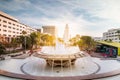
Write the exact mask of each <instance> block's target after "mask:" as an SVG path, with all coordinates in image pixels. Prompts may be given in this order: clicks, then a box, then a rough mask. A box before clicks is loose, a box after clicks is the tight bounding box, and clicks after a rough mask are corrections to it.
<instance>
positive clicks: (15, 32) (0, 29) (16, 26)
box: [0, 11, 36, 41]
mask: <svg viewBox="0 0 120 80" xmlns="http://www.w3.org/2000/svg"><path fill="white" fill-rule="evenodd" d="M22 31H26V32H27V34H30V33H32V32H34V31H36V29H33V28H31V27H29V26H27V25H25V24H22V23H20V22H19V21H18V20H17V19H15V18H14V17H12V16H10V15H8V14H6V13H4V12H2V11H0V36H3V37H5V39H7V41H9V40H10V39H11V38H14V37H16V36H20V35H22Z"/></svg>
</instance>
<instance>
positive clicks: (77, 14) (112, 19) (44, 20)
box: [0, 0, 120, 36]
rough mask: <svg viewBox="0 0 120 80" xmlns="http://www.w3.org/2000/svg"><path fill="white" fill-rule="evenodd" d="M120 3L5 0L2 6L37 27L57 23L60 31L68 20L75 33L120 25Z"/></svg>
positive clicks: (91, 32)
mask: <svg viewBox="0 0 120 80" xmlns="http://www.w3.org/2000/svg"><path fill="white" fill-rule="evenodd" d="M48 3H49V4H48ZM119 3H120V1H119V0H69V1H68V0H52V1H51V0H36V1H34V0H11V1H8V2H7V1H5V0H4V1H1V3H0V10H2V11H5V12H8V14H9V13H10V14H11V15H14V16H15V17H16V18H18V19H20V21H21V22H23V23H25V24H28V25H30V26H33V27H36V28H39V27H40V26H42V25H55V26H57V27H58V29H59V34H60V33H62V34H63V32H64V27H65V25H66V24H68V25H69V27H70V32H71V34H73V35H75V34H80V35H91V36H102V33H103V32H105V31H107V30H108V29H110V28H118V27H119V25H120V15H119V14H120V11H119V9H120V5H119ZM6 5H8V6H9V7H8V6H6ZM62 34H60V35H62Z"/></svg>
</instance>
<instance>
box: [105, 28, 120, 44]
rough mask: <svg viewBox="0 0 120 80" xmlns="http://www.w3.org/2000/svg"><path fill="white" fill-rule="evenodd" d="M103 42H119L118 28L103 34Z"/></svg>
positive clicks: (119, 33)
mask: <svg viewBox="0 0 120 80" xmlns="http://www.w3.org/2000/svg"><path fill="white" fill-rule="evenodd" d="M103 40H110V41H113V42H120V28H118V29H110V30H108V31H107V32H104V33H103Z"/></svg>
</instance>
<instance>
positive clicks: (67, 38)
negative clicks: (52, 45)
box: [63, 24, 70, 43]
mask: <svg viewBox="0 0 120 80" xmlns="http://www.w3.org/2000/svg"><path fill="white" fill-rule="evenodd" d="M69 39H70V35H69V27H68V24H66V26H65V30H64V34H63V40H64V42H65V43H66V42H68V41H69Z"/></svg>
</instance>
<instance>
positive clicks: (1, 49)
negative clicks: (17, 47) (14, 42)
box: [0, 43, 7, 54]
mask: <svg viewBox="0 0 120 80" xmlns="http://www.w3.org/2000/svg"><path fill="white" fill-rule="evenodd" d="M6 53H7V52H6V49H5V47H4V46H3V45H2V44H1V43H0V54H6Z"/></svg>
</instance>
